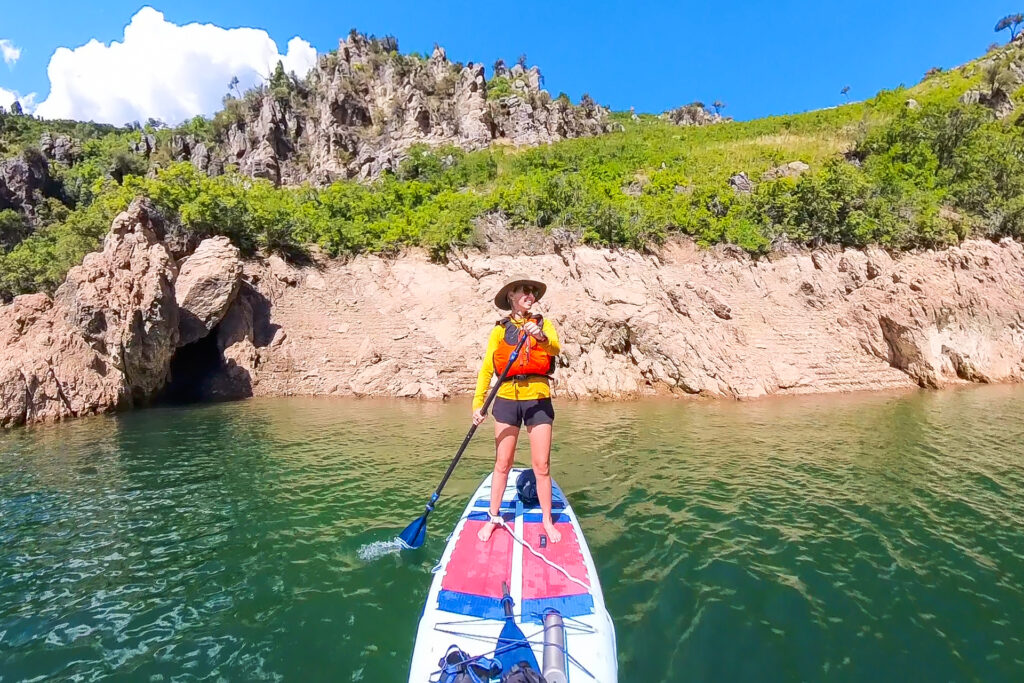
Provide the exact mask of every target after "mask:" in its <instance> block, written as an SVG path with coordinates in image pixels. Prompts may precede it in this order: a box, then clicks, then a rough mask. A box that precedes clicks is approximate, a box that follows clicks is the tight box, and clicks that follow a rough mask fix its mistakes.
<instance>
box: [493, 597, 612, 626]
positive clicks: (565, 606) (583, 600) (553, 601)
mask: <svg viewBox="0 0 1024 683" xmlns="http://www.w3.org/2000/svg"><path fill="white" fill-rule="evenodd" d="M549 608H550V609H556V610H558V613H559V614H561V615H562V616H563V617H582V616H586V615H588V614H593V613H594V596H592V595H591V594H590V593H581V594H579V595H563V596H562V597H560V598H531V599H529V600H523V621H524V622H526V621H529V622H531V623H535V624H540V623H543V620H544V610H546V609H549ZM502 614H504V612H502Z"/></svg>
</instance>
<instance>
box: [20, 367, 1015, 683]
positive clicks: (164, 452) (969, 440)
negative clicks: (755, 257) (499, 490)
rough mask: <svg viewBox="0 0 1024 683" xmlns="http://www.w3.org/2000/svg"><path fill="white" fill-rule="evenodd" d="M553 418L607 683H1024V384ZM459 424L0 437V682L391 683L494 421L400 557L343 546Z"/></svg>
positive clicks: (301, 407)
mask: <svg viewBox="0 0 1024 683" xmlns="http://www.w3.org/2000/svg"><path fill="white" fill-rule="evenodd" d="M556 409H557V411H558V418H557V420H556V425H555V449H554V454H553V472H554V474H555V477H556V479H557V480H558V482H559V483H560V485H561V486H562V488H563V489H564V490H565V492H566V494H567V495H568V496H569V499H570V500H571V501H572V503H573V505H574V507H575V509H576V511H577V513H578V514H579V516H580V518H581V523H582V526H583V530H584V533H585V534H586V536H587V539H588V541H589V543H590V547H591V550H592V552H593V554H594V558H595V561H596V564H597V567H598V570H599V573H600V578H601V582H602V584H603V587H604V592H605V598H606V601H607V605H608V609H609V611H610V612H611V614H612V617H613V619H614V620H615V625H616V631H617V634H618V645H619V652H618V657H619V666H620V679H621V680H622V681H624V682H626V681H629V682H633V681H635V682H640V683H648V682H655V681H686V680H765V681H775V680H778V681H800V680H821V679H827V680H873V681H874V680H881V681H901V682H902V681H907V680H928V681H932V680H936V681H937V680H964V681H969V680H984V681H1000V680H1005V681H1014V680H1015V681H1019V680H1024V387H981V388H972V389H965V390H956V391H945V392H914V393H908V394H900V395H870V394H868V395H854V396H832V397H829V396H826V397H808V398H792V399H772V400H764V401H753V402H743V403H734V402H726V401H719V402H705V401H696V402H695V401H671V400H666V401H642V402H637V403H619V404H596V403H569V402H558V401H557V400H556ZM468 418H469V406H468V400H465V401H459V402H456V403H449V404H438V403H418V402H404V401H397V400H396V401H370V400H337V399H326V398H322V399H273V400H269V399H267V400H262V399H261V400H252V401H246V402H239V403H227V404H218V405H207V406H195V407H174V408H154V409H149V410H143V411H138V412H135V413H131V414H126V415H121V416H117V417H100V418H90V419H84V420H80V421H76V422H70V423H67V424H64V425H58V426H53V427H42V428H33V429H21V430H15V431H13V432H10V433H7V434H0V680H2V681H4V682H9V681H22V680H80V681H89V680H97V679H104V680H133V681H135V680H141V681H150V680H152V681H189V680H230V681H242V680H284V681H321V680H322V681H328V680H331V681H374V682H378V681H385V682H388V681H404V680H405V679H406V676H407V671H408V662H409V657H410V654H411V652H412V646H413V636H414V634H415V631H416V625H417V621H418V618H419V614H420V611H421V610H422V607H423V600H424V597H425V595H426V591H427V588H428V585H429V583H430V580H431V574H430V568H431V567H432V566H433V565H434V563H435V562H436V560H437V559H438V557H439V555H440V553H441V551H442V549H443V546H444V542H445V537H446V536H447V534H448V532H449V531H450V530H451V528H452V526H453V525H454V523H455V521H456V519H457V517H458V515H459V514H460V513H461V511H462V508H463V507H464V505H465V503H466V500H467V498H468V496H469V495H470V494H471V493H472V492H473V490H474V489H475V487H476V486H477V484H478V483H479V481H480V479H481V478H482V477H483V476H484V475H485V474H486V473H487V472H488V471H489V469H490V467H491V465H492V462H493V461H492V455H491V453H492V450H491V449H492V446H491V442H490V439H489V438H488V437H489V435H490V433H491V430H490V424H491V423H488V424H487V425H486V431H484V430H483V429H482V430H481V434H479V435H478V437H477V439H476V440H475V441H474V443H473V444H472V445H471V447H470V450H469V452H468V454H467V457H465V458H464V459H463V461H462V463H461V464H460V466H459V468H458V470H457V471H456V473H455V476H454V477H453V479H452V480H451V482H450V483H449V485H448V487H447V488H446V490H445V492H444V496H443V497H442V501H441V505H440V507H439V508H438V510H437V511H436V512H435V513H434V514H433V515H431V519H430V532H429V534H428V541H427V543H426V545H425V546H424V547H423V548H422V549H421V550H419V551H416V552H404V553H401V554H385V555H382V556H380V557H377V558H375V559H362V557H361V555H360V552H359V551H360V548H364V547H366V546H367V544H372V543H375V542H380V541H386V540H388V539H391V538H393V536H394V535H395V534H396V533H397V532H398V531H400V530H401V529H402V528H403V527H404V526H405V525H406V524H407V523H409V522H410V521H412V520H413V519H414V518H415V517H416V516H417V515H418V514H419V513H420V512H421V510H422V506H423V504H424V503H425V502H426V499H427V498H428V497H429V494H430V492H431V491H432V489H433V488H434V487H435V486H436V484H437V482H438V480H439V478H440V476H441V474H442V473H443V471H444V468H445V467H446V465H447V463H448V461H449V459H450V458H451V456H452V455H453V453H454V450H455V448H456V447H457V446H458V444H459V443H460V442H461V440H462V437H463V436H464V434H465V430H466V429H467V428H468V424H469V423H468ZM524 441H525V439H524ZM525 445H526V444H525V443H523V444H521V449H520V452H521V453H522V455H523V457H521V458H520V460H519V462H528V456H526V451H525V450H524V449H523V448H522V447H523V446H525Z"/></svg>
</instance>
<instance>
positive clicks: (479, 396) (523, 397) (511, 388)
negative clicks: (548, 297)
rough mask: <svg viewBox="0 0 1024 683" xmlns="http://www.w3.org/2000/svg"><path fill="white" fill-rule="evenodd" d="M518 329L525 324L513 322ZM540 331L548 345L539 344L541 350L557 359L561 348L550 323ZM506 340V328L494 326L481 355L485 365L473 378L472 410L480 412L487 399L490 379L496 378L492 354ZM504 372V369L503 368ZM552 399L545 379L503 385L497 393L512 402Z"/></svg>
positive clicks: (531, 379)
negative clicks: (474, 385) (474, 386)
mask: <svg viewBox="0 0 1024 683" xmlns="http://www.w3.org/2000/svg"><path fill="white" fill-rule="evenodd" d="M512 322H513V323H515V325H516V326H517V327H522V326H523V323H524V322H525V321H522V320H517V319H513V320H512ZM541 331H542V332H544V336H546V337H547V341H545V342H540V344H539V346H540V348H542V349H544V350H545V351H547V352H548V355H550V356H557V355H558V353H559V351H561V349H562V347H561V345H560V344H559V343H558V333H557V332H555V326H554V325H552V324H551V321H550V320H548V319H547V318H544V324H543V325H542V326H541ZM504 336H505V328H503V327H501V326H499V325H495V327H494V329H493V330H491V336H490V338H488V340H487V351H485V352H484V364H483V367H481V368H480V374H479V375H477V378H476V394H475V395H474V396H473V410H479V409H480V408H482V407H483V405H484V399H486V398H487V391H488V389H490V387H491V378H492V377H493V376H494V375H495V370H494V352H495V351H497V350H498V344H499V343H500V342H501V339H502V337H504ZM502 369H504V368H502ZM550 396H551V387H550V386H549V384H548V379H547V378H546V377H532V378H530V379H523V380H511V381H506V382H505V383H504V384H502V385H501V388H499V389H498V397H500V398H507V399H510V400H512V401H530V400H533V399H538V398H548V397H550Z"/></svg>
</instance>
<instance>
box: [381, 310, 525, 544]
mask: <svg viewBox="0 0 1024 683" xmlns="http://www.w3.org/2000/svg"><path fill="white" fill-rule="evenodd" d="M530 317H531V318H532V319H534V320H536V321H537V324H538V325H542V324H543V318H542V317H541V316H540V315H531V316H530ZM529 337H530V335H528V334H527V333H526V331H525V330H524V331H523V333H522V337H521V338H520V339H519V343H518V344H516V348H515V349H513V350H512V354H511V355H510V356H509V357H508V363H507V364H506V365H505V369H504V370H502V371H501V375H500V376H499V377H498V381H497V382H496V383H495V384H494V386H493V387H491V391H490V393H488V394H487V400H485V401H484V405H483V407H482V408H480V412H482V413H483V414H484V415H486V414H487V409H488V408H490V407H491V402H492V401H493V400H494V397H495V396H496V395H497V394H498V389H499V388H500V387H501V385H502V383H503V382H504V381H505V378H506V377H507V376H508V371H509V370H511V369H512V366H513V365H515V362H516V359H517V358H518V357H519V351H520V350H521V349H522V348H523V344H525V343H526V340H527V339H528V338H529ZM477 426H478V425H476V424H474V425H473V426H472V427H470V428H469V433H468V434H466V438H465V439H463V440H462V445H461V446H459V450H458V452H457V453H456V454H455V457H454V458H452V463H451V464H450V465H448V471H447V472H445V473H444V477H443V478H442V479H441V483H440V484H438V485H437V490H435V491H434V495H432V496H430V502H429V503H427V509H426V512H424V513H423V514H422V515H420V516H419V517H418V518H417V519H416V521H414V522H413V523H412V524H410V525H409V526H407V527H405V531H403V532H402V533H401V534H399V535H398V540H399V541H401V543H402V545H403V546H405V547H406V548H408V549H410V550H412V549H415V548H419V547H420V546H422V545H423V541H424V540H426V538H427V515H429V514H430V513H431V512H432V511H433V510H434V504H435V503H436V502H437V499H438V498H440V497H441V489H443V488H444V485H445V484H447V483H448V478H449V477H451V476H452V472H454V471H455V466H456V465H458V464H459V458H461V457H462V453H463V451H465V450H466V446H468V445H469V440H470V439H472V438H473V434H475V433H476V428H477Z"/></svg>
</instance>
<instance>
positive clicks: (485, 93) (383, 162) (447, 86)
mask: <svg viewBox="0 0 1024 683" xmlns="http://www.w3.org/2000/svg"><path fill="white" fill-rule="evenodd" d="M500 79H501V83H502V85H503V86H504V87H505V89H504V90H502V91H501V94H500V96H499V95H498V92H499V91H497V90H496V91H494V92H491V93H489V88H490V87H491V85H492V84H493V83H494V81H492V84H489V83H488V81H487V80H486V78H485V74H484V67H483V65H481V64H473V63H470V64H468V65H466V66H463V65H461V64H453V63H451V62H449V61H448V58H447V56H446V54H445V51H444V50H443V49H442V48H440V47H437V48H435V49H434V52H433V54H432V55H431V56H430V57H429V58H427V59H423V58H420V57H417V56H407V55H401V54H399V53H398V52H397V45H395V44H394V43H393V41H390V42H389V41H379V40H375V39H369V38H367V37H365V36H363V35H360V34H355V33H353V34H351V35H350V36H349V37H348V38H347V39H345V40H342V41H341V42H340V44H339V46H338V51H337V52H335V53H331V54H328V55H325V56H324V57H323V58H321V60H320V63H319V65H318V66H317V68H316V69H315V70H314V71H313V73H312V74H311V75H310V77H309V79H308V81H307V83H306V84H298V83H291V84H290V85H286V84H282V85H280V86H279V87H278V88H277V89H276V90H275V89H274V88H270V89H268V90H267V91H265V92H263V93H262V94H254V95H249V96H247V97H246V98H245V99H244V100H240V101H236V104H237V108H238V110H239V111H240V115H239V118H238V119H237V120H236V121H235V122H234V123H233V124H232V125H231V126H229V127H228V129H227V131H226V132H225V134H224V139H223V140H222V141H221V143H220V145H219V148H218V149H217V150H210V149H206V148H204V149H202V150H198V149H196V148H195V146H190V148H189V152H188V158H189V159H191V160H192V161H193V163H195V164H196V166H198V167H199V168H202V169H204V170H206V169H213V171H212V172H216V171H217V170H218V169H219V168H221V167H223V166H224V165H225V164H236V165H237V166H238V168H239V169H240V170H241V171H242V172H243V173H246V174H249V175H252V176H253V177H258V178H266V179H268V180H271V181H272V182H275V183H284V184H297V183H301V182H305V181H312V182H317V183H323V182H329V181H332V180H335V179H338V178H353V177H357V178H363V179H367V178H375V177H376V176H378V175H379V174H380V173H381V172H383V171H385V170H394V169H396V168H397V166H398V164H399V163H400V161H401V160H402V159H403V158H404V157H405V156H406V154H407V151H408V149H409V148H410V147H411V146H413V145H415V144H420V143H422V144H426V145H430V146H440V145H456V146H458V147H461V148H463V149H479V148H481V147H485V146H487V145H489V144H491V143H492V142H495V141H503V142H506V143H509V144H513V145H536V144H541V143H547V142H553V141H556V140H561V139H564V138H572V137H579V136H582V135H594V134H597V133H601V132H605V131H606V130H608V126H609V125H610V124H608V122H607V113H608V112H607V110H605V109H604V108H602V107H600V106H598V105H596V104H595V103H594V102H593V101H592V100H590V99H589V98H585V99H584V101H582V102H581V103H580V105H579V106H573V105H572V104H570V103H569V102H568V100H566V99H564V98H563V99H552V98H551V97H550V96H549V95H548V93H547V92H546V91H544V90H543V89H541V87H540V80H541V78H540V71H539V70H538V69H537V68H536V67H532V68H530V69H524V68H523V67H521V66H519V65H517V66H515V67H513V68H512V69H510V70H507V71H505V72H503V73H502V75H501V76H500ZM489 95H490V96H489Z"/></svg>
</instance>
